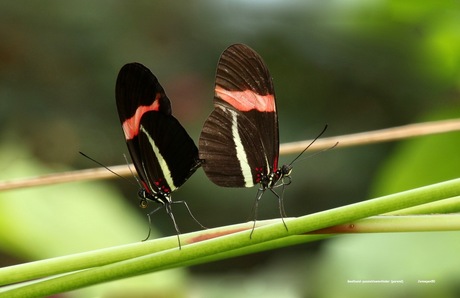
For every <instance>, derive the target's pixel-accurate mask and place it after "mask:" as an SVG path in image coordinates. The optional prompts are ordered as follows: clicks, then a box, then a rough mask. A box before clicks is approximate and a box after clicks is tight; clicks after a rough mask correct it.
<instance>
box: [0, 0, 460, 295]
mask: <svg viewBox="0 0 460 298" xmlns="http://www.w3.org/2000/svg"><path fill="white" fill-rule="evenodd" d="M232 43H246V44H248V45H249V46H251V47H252V48H253V49H255V50H256V51H257V52H258V53H259V54H260V55H261V56H262V57H263V58H264V60H265V62H266V63H267V65H268V67H269V69H270V71H271V75H272V76H273V79H274V84H275V90H276V95H277V106H278V111H279V121H280V140H281V142H290V141H298V140H305V139H311V138H314V137H315V136H316V135H317V134H318V133H319V132H320V131H321V130H322V128H323V127H324V125H325V124H326V123H327V124H328V125H329V128H328V130H327V131H326V133H325V135H324V136H325V137H328V136H336V135H341V134H348V133H355V132H363V131H368V130H374V129H381V128H387V127H392V126H398V125H404V124H409V123H415V122H421V121H427V120H437V119H450V118H456V117H459V116H460V110H459V106H460V100H459V98H460V94H459V87H460V76H459V74H460V73H459V72H460V6H459V4H458V2H456V1H434V0H433V1H423V2H419V1H403V2H401V1H396V0H394V1H390V0H388V1H385V0H380V1H362V0H355V1H276V0H267V1H245V0H239V1H236V0H235V1H211V0H200V1H190V2H181V3H178V2H171V1H135V2H133V1H129V2H128V1H87V0H80V1H40V2H26V1H3V2H2V3H1V4H0V127H1V130H0V168H1V171H0V179H1V180H10V179H17V178H24V177H29V176H36V175H40V174H46V173H55V172H61V171H67V170H76V169H86V168H93V167H96V165H95V164H94V163H93V162H91V161H89V160H88V159H85V158H83V157H82V156H81V155H79V153H78V152H79V151H83V152H85V153H86V154H88V155H90V156H91V157H93V158H94V159H96V160H98V161H99V162H101V163H103V164H106V165H108V166H111V165H118V164H124V163H125V160H124V158H123V154H128V151H127V147H126V144H125V141H124V138H123V135H122V131H121V127H120V123H119V120H118V115H117V111H116V107H115V95H114V88H115V80H116V77H117V74H118V71H119V69H120V68H121V67H122V66H123V65H124V64H125V63H128V62H134V61H136V62H140V63H143V64H144V65H146V66H147V67H149V68H150V69H151V70H152V72H153V73H154V74H155V75H156V76H157V77H158V78H159V81H160V83H161V84H162V85H163V87H164V89H165V91H166V93H167V95H168V96H169V98H170V99H171V102H172V108H173V113H174V115H175V117H176V118H178V119H179V120H180V121H181V123H182V124H183V126H184V127H185V128H186V129H187V131H188V132H189V134H190V135H191V136H192V138H193V139H194V140H196V141H198V137H199V134H200V130H201V127H202V124H203V123H204V121H205V119H206V117H207V115H208V114H209V113H210V112H211V110H212V108H213V105H212V99H213V88H214V74H215V69H216V65H217V61H218V58H219V55H220V53H221V52H222V51H223V50H224V49H225V48H226V47H227V46H229V45H230V44H232ZM459 146H460V135H459V133H449V134H444V135H439V136H432V137H423V138H418V139H414V140H409V141H403V142H399V143H386V144H377V145H368V146H362V147H357V148H346V149H342V148H340V146H339V147H338V148H336V149H334V150H330V151H327V152H326V153H322V154H319V155H315V156H314V157H312V158H305V159H302V161H299V162H296V163H295V167H294V171H293V181H292V184H291V185H290V186H289V188H288V189H287V191H286V193H285V209H286V212H287V214H288V216H301V215H305V214H309V213H313V212H317V211H321V210H325V209H329V208H334V207H338V206H342V205H346V204H351V203H354V202H359V201H362V200H365V199H369V198H372V197H375V196H378V195H384V194H389V193H392V192H396V191H401V190H404V189H409V188H412V187H418V186H423V185H426V184H429V183H435V182H439V181H443V180H447V179H452V178H457V177H458V173H459V168H460V157H459V155H458V148H459ZM305 156H308V153H307V154H306V155H305ZM294 157H295V155H293V156H281V157H280V162H281V163H283V162H284V163H289V162H290V161H291V160H292V159H293V158H294ZM132 180H133V181H134V179H132ZM255 194H256V188H252V189H224V188H219V187H217V186H215V185H213V184H212V183H211V182H210V181H209V180H208V179H207V178H206V176H205V175H204V173H203V172H202V170H198V171H197V173H196V174H195V175H194V176H193V177H191V178H190V180H189V181H187V183H186V184H185V185H184V186H183V187H182V188H181V189H180V190H178V191H177V192H175V193H174V195H173V199H174V200H186V201H187V202H188V204H189V206H190V208H191V209H192V211H193V213H194V215H195V216H196V217H197V218H198V219H199V220H200V222H201V223H202V224H203V225H205V226H208V227H216V226H221V225H228V224H233V223H239V222H243V221H246V220H247V219H248V218H249V216H250V211H251V207H252V204H253V200H254V198H255ZM0 206H1V207H0V214H1V215H0V230H1V231H0V249H1V252H0V266H8V265H13V264H18V263H22V262H27V261H31V260H36V259H43V258H47V257H55V256H60V255H65V254H69V253H76V252H82V251H87V250H91V249H97V248H102V247H108V246H111V245H121V244H126V243H132V242H136V241H140V240H141V239H143V238H144V237H145V236H146V234H147V229H148V228H147V227H148V226H147V218H146V217H145V212H146V211H145V210H140V209H139V208H138V199H137V186H136V185H135V183H133V184H130V183H127V182H126V181H124V180H122V179H118V178H116V177H114V179H112V180H110V181H104V182H75V183H67V184H62V185H53V186H44V187H37V188H32V189H23V190H15V191H8V192H3V193H0ZM174 207H175V216H176V219H177V221H178V224H179V226H180V228H181V230H182V232H188V231H194V230H197V229H198V228H199V227H198V226H197V225H196V223H194V222H193V220H192V219H191V218H190V216H189V215H188V214H187V212H186V210H184V209H185V208H182V207H181V206H174ZM273 217H279V211H278V207H277V200H276V198H275V197H274V196H272V195H270V194H269V193H267V194H266V195H265V196H264V198H263V200H262V202H261V204H260V210H259V218H260V219H263V218H273ZM153 221H154V225H155V226H156V227H158V232H157V234H156V235H154V236H153V237H159V236H160V235H172V234H174V233H175V231H174V227H173V226H172V224H171V221H170V219H169V218H168V217H167V215H166V214H165V213H164V212H157V213H156V214H155V215H154V217H153ZM459 237H460V234H459V233H456V232H448V233H447V232H446V233H417V234H381V235H351V236H344V237H337V238H334V239H331V240H327V241H323V242H318V243H311V244H306V245H301V246H297V247H292V248H286V249H280V250H277V251H271V252H266V253H261V254H257V255H250V256H245V257H241V258H237V259H232V260H228V261H222V262H216V263H210V264H206V265H201V266H196V267H192V268H187V269H179V270H171V271H167V272H162V273H158V274H153V275H146V276H142V277H140V278H136V279H129V280H123V281H118V282H113V283H109V284H105V285H102V286H97V287H91V288H89V289H85V290H81V291H76V292H74V293H67V294H63V295H60V296H61V297H87V296H89V295H100V296H106V297H113V293H114V291H116V293H117V294H120V293H126V295H128V294H129V295H130V296H131V297H134V296H135V295H140V296H141V295H145V296H143V297H235V296H236V295H240V296H244V297H368V296H369V295H370V293H372V295H373V297H407V296H412V297H414V295H417V296H418V297H432V295H434V294H436V295H441V294H442V295H443V296H444V297H456V296H458V295H459V293H460V287H459V286H458V284H459V283H458V281H459V276H460V274H459V273H460V272H459V271H460V269H459V268H460V266H459V265H460V264H459V260H458V249H459V247H458V245H459V244H458V242H460V241H458V238H459ZM414 252H417V253H414ZM353 279H395V280H396V279H403V280H404V281H405V284H403V285H399V286H388V285H385V286H382V285H377V286H376V285H371V286H369V287H368V286H364V285H361V286H357V285H351V284H349V283H347V280H353ZM418 279H434V280H436V281H437V283H436V284H430V285H424V286H421V285H420V284H417V280H418ZM122 285H123V286H122ZM120 289H122V290H123V291H126V292H120ZM376 289H378V291H376ZM126 295H123V294H121V296H126Z"/></svg>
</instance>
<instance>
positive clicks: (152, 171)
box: [116, 63, 199, 193]
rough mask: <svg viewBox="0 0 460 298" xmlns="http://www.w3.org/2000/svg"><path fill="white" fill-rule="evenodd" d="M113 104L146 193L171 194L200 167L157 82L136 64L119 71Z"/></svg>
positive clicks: (192, 145) (188, 140) (196, 151)
mask: <svg viewBox="0 0 460 298" xmlns="http://www.w3.org/2000/svg"><path fill="white" fill-rule="evenodd" d="M116 101H117V108H118V114H119V116H120V121H121V124H122V127H123V132H124V134H125V138H126V143H127V145H128V150H129V153H130V155H131V159H132V160H133V163H134V166H135V168H136V171H137V173H138V175H139V177H140V179H141V182H142V184H143V186H144V188H146V190H147V191H149V192H154V193H155V192H157V191H158V190H162V191H163V192H165V193H170V192H172V191H174V190H175V189H177V188H178V187H180V186H181V185H182V184H183V183H184V182H185V181H186V180H187V179H188V178H189V177H190V176H191V175H192V174H193V173H194V172H195V170H196V169H197V168H198V167H199V162H198V149H197V147H196V145H195V143H194V142H193V140H192V139H191V138H190V136H189V135H188V133H187V132H186V131H185V129H184V128H183V127H182V125H181V124H180V123H179V121H177V119H176V118H174V117H173V116H172V115H171V104H170V101H169V99H168V97H167V96H166V94H165V92H164V90H163V88H162V87H161V85H160V83H159V82H158V80H157V78H156V77H155V76H154V75H153V74H152V73H151V72H150V70H149V69H148V68H146V67H145V66H143V65H142V64H139V63H130V64H127V65H125V66H123V67H122V69H121V70H120V73H119V75H118V78H117V84H116Z"/></svg>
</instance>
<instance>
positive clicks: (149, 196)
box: [137, 188, 171, 209]
mask: <svg viewBox="0 0 460 298" xmlns="http://www.w3.org/2000/svg"><path fill="white" fill-rule="evenodd" d="M137 195H138V196H139V207H141V208H142V209H145V208H147V207H148V205H149V201H153V202H156V203H159V204H163V205H165V204H166V202H170V201H171V194H170V193H167V192H163V191H161V190H160V191H158V192H148V191H147V189H145V188H141V189H139V192H138V193H137Z"/></svg>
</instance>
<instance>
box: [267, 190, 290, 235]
mask: <svg viewBox="0 0 460 298" xmlns="http://www.w3.org/2000/svg"><path fill="white" fill-rule="evenodd" d="M279 186H281V185H279ZM269 189H270V191H271V192H272V193H273V194H274V195H275V196H276V197H277V198H278V208H279V210H280V216H281V220H282V221H283V224H284V227H285V228H286V231H289V229H288V227H287V225H286V222H285V221H284V218H285V217H287V216H286V212H285V211H284V201H283V196H284V185H283V190H282V191H281V196H280V195H279V194H277V193H276V191H274V190H273V188H269Z"/></svg>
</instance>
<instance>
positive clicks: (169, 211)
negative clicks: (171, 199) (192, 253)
mask: <svg viewBox="0 0 460 298" xmlns="http://www.w3.org/2000/svg"><path fill="white" fill-rule="evenodd" d="M176 203H177V202H176ZM165 207H166V213H168V215H169V217H170V218H171V220H172V222H173V224H174V228H175V229H176V234H177V242H178V243H179V250H180V249H182V246H181V243H180V237H179V235H180V230H179V226H178V225H177V223H176V219H175V218H174V214H173V212H172V208H171V204H166V205H165Z"/></svg>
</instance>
